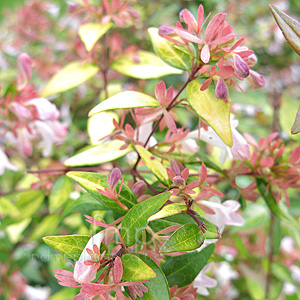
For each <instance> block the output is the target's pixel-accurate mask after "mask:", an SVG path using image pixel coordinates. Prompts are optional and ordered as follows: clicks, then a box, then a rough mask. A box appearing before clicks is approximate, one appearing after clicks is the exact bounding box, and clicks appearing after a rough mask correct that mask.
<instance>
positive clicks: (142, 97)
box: [89, 91, 160, 116]
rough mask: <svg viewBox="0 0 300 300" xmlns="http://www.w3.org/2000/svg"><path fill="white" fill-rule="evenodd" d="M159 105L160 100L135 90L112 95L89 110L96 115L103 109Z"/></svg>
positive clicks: (90, 114) (90, 113)
mask: <svg viewBox="0 0 300 300" xmlns="http://www.w3.org/2000/svg"><path fill="white" fill-rule="evenodd" d="M157 106H160V104H159V102H158V101H157V100H156V99H155V98H153V97H151V96H148V95H146V94H143V93H140V92H135V91H125V92H121V93H118V94H116V95H113V96H112V97H110V98H108V99H106V100H105V101H103V102H101V103H99V104H98V105H97V106H95V107H94V108H93V109H92V110H91V111H90V112H89V116H92V115H95V114H97V113H99V112H102V111H106V110H113V109H119V108H122V109H126V108H137V107H157Z"/></svg>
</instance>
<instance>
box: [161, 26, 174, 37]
mask: <svg viewBox="0 0 300 300" xmlns="http://www.w3.org/2000/svg"><path fill="white" fill-rule="evenodd" d="M174 33H175V32H174V30H173V29H172V28H170V27H169V26H167V25H163V26H160V27H159V29H158V34H159V35H173V34H174Z"/></svg>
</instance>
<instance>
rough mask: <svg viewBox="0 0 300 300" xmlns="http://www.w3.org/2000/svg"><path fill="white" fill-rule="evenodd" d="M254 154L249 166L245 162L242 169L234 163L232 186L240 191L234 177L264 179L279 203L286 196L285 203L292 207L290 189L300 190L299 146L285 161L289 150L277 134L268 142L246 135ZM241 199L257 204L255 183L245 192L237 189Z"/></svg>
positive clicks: (267, 139) (231, 172)
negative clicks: (242, 176) (248, 176)
mask: <svg viewBox="0 0 300 300" xmlns="http://www.w3.org/2000/svg"><path fill="white" fill-rule="evenodd" d="M245 136H246V137H247V139H248V141H249V143H250V144H251V145H252V146H253V148H254V151H253V153H252V154H251V157H250V158H249V164H247V163H245V162H243V163H241V164H239V165H237V164H236V162H233V165H232V168H231V169H230V170H229V171H228V174H229V175H230V177H231V178H232V180H231V184H232V186H234V187H237V185H236V183H235V180H234V177H235V176H237V175H244V174H245V175H250V176H251V175H252V176H256V177H262V178H265V180H267V181H268V189H270V190H271V192H272V193H273V195H274V196H275V198H276V199H277V201H279V200H280V199H281V198H282V193H283V194H284V197H285V200H286V203H287V204H288V205H289V196H288V193H287V190H288V188H299V187H300V185H299V183H298V181H299V180H300V146H297V147H296V148H295V149H294V150H293V151H292V152H291V153H290V154H289V156H288V158H286V157H285V156H286V151H287V149H286V146H285V145H284V143H283V141H282V140H281V139H280V138H277V136H278V133H276V132H275V133H272V134H271V135H270V136H269V137H267V138H263V137H261V138H259V141H258V142H256V140H255V139H254V138H253V137H251V136H250V135H249V134H245ZM238 189H239V191H240V193H241V195H242V196H243V197H245V198H246V199H249V200H253V201H255V200H256V198H257V195H258V194H257V193H256V192H255V189H256V184H255V183H252V184H250V185H249V186H248V187H246V188H240V187H239V188H238Z"/></svg>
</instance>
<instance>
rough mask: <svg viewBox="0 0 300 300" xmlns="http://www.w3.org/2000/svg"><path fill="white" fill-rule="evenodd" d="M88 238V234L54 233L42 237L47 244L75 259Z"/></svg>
mask: <svg viewBox="0 0 300 300" xmlns="http://www.w3.org/2000/svg"><path fill="white" fill-rule="evenodd" d="M89 239H90V236H88V235H54V236H46V237H44V238H43V240H44V242H45V243H46V244H47V245H49V246H51V247H52V248H54V249H56V250H58V251H60V252H61V253H62V254H65V255H66V256H67V257H68V258H71V259H73V260H75V261H77V260H78V259H79V257H80V255H81V252H82V251H83V249H84V247H85V245H86V244H87V243H88V241H89Z"/></svg>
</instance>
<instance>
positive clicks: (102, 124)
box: [87, 111, 119, 145]
mask: <svg viewBox="0 0 300 300" xmlns="http://www.w3.org/2000/svg"><path fill="white" fill-rule="evenodd" d="M113 119H115V120H116V121H117V122H118V121H119V117H118V115H117V114H116V113H114V112H111V111H105V112H102V113H99V114H96V115H93V116H91V117H89V119H88V124H87V127H88V128H87V130H88V134H89V137H90V141H91V144H92V145H95V144H99V140H100V139H102V138H103V137H105V136H107V135H108V134H110V133H111V132H112V131H113V130H114V129H115V126H114V124H113ZM99 128H101V130H99Z"/></svg>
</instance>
